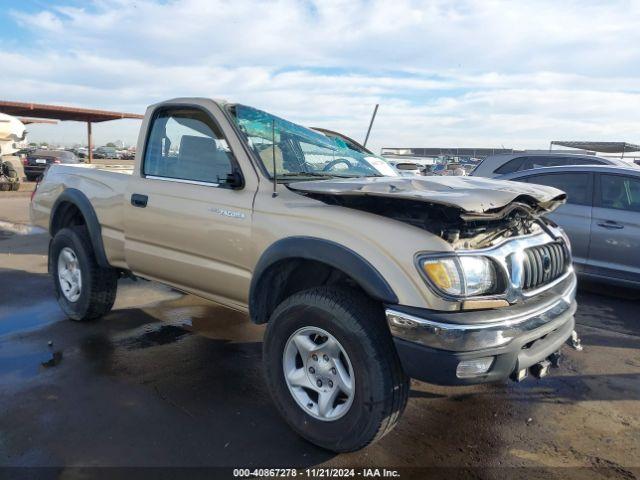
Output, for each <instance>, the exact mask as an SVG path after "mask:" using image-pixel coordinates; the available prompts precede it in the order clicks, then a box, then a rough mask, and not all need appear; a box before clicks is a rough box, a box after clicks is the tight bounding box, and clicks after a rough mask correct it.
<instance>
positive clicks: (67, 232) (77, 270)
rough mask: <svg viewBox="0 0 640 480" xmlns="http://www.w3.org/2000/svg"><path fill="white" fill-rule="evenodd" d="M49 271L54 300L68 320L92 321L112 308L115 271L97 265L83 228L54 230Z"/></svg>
mask: <svg viewBox="0 0 640 480" xmlns="http://www.w3.org/2000/svg"><path fill="white" fill-rule="evenodd" d="M49 271H50V272H51V274H52V275H53V282H54V287H55V293H56V297H57V298H58V303H59V304H60V307H61V308H62V310H63V311H64V313H66V314H67V316H68V317H69V318H71V319H72V320H78V321H83V320H93V319H96V318H99V317H101V316H103V315H105V314H106V313H108V312H109V311H110V310H111V307H113V303H114V301H115V299H116V291H117V287H118V272H117V271H116V270H115V269H113V268H103V267H100V266H99V265H98V263H97V262H96V259H95V255H94V253H93V247H92V245H91V240H90V239H89V234H88V232H87V229H86V227H84V226H74V227H71V228H63V229H62V230H60V231H59V232H58V233H56V236H55V237H54V238H53V241H52V242H51V247H50V249H49Z"/></svg>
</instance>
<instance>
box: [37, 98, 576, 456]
mask: <svg viewBox="0 0 640 480" xmlns="http://www.w3.org/2000/svg"><path fill="white" fill-rule="evenodd" d="M378 161H379V162H383V164H384V166H386V167H387V168H389V169H390V167H389V166H388V164H386V163H385V162H384V161H383V160H380V159H377V158H375V157H372V156H371V155H370V154H368V153H366V152H364V153H363V152H361V151H358V150H356V149H354V148H352V147H350V146H348V145H347V144H346V142H345V141H343V140H340V141H337V140H336V139H334V138H331V137H328V136H327V135H325V134H322V133H319V132H316V131H313V130H310V129H307V128H305V127H302V126H300V125H296V124H294V123H292V122H288V121H286V120H284V119H281V118H279V117H276V116H274V115H271V114H269V113H267V112H264V111H261V110H258V109H255V108H252V107H248V106H245V105H239V104H229V103H226V102H221V101H213V100H208V99H197V98H196V99H193V98H181V99H175V100H170V101H167V102H163V103H160V104H157V105H153V106H151V107H149V108H148V109H147V112H146V115H145V119H144V120H143V123H142V127H141V130H140V135H139V139H138V146H137V154H136V162H135V166H134V168H133V169H132V170H128V171H126V172H125V171H117V170H114V169H110V168H101V167H98V166H85V167H84V168H77V167H75V166H70V165H55V166H53V167H52V168H50V169H49V170H48V171H47V172H46V174H45V177H44V179H43V181H42V182H41V184H40V186H39V188H38V189H37V191H36V192H35V194H34V196H33V201H32V205H31V216H32V221H33V223H34V224H36V225H39V226H42V227H44V228H47V229H49V232H50V234H51V235H52V237H53V240H52V241H51V243H50V249H49V267H50V268H49V269H50V272H51V273H52V276H53V281H54V288H55V290H54V291H55V293H56V296H57V297H58V302H59V304H60V306H61V308H62V309H63V310H64V312H65V313H66V314H67V315H68V316H69V317H70V318H72V319H75V320H89V319H95V318H98V317H100V316H102V315H104V314H106V313H107V312H109V310H110V309H111V307H112V306H113V303H114V300H115V295H116V290H117V280H118V278H119V277H120V276H124V275H137V276H141V277H144V278H147V279H152V280H158V281H161V282H163V283H166V284H168V285H171V286H173V287H175V288H178V289H180V290H182V291H186V292H190V293H193V294H195V295H199V296H201V297H204V298H207V299H210V300H213V301H215V302H218V303H221V304H223V305H226V306H227V307H229V308H233V309H236V310H239V311H242V312H247V313H248V314H249V315H250V318H251V320H252V321H254V322H255V323H258V324H263V323H266V324H267V329H266V334H265V338H264V343H263V363H264V372H265V378H266V383H267V385H268V387H269V390H270V392H271V394H272V397H273V400H274V402H275V404H276V407H277V408H278V410H279V411H280V413H281V414H282V416H283V418H284V419H285V420H286V421H287V422H288V423H289V425H290V426H291V427H292V428H293V429H294V430H295V431H296V432H298V433H299V434H300V435H302V436H303V437H304V438H306V439H308V440H309V441H311V442H313V443H315V444H317V445H320V446H322V447H324V448H328V449H331V450H334V451H351V450H356V449H359V448H362V447H364V446H366V445H367V444H369V443H371V442H373V441H376V440H377V439H379V438H381V437H382V436H383V435H385V434H386V433H387V432H389V431H390V430H391V429H392V428H393V427H394V426H395V424H396V422H397V421H398V419H399V417H400V416H401V414H402V412H403V410H404V407H405V405H406V402H407V398H408V392H409V381H408V378H409V377H412V378H416V379H419V380H424V381H430V382H434V383H441V384H449V385H464V384H475V383H483V382H492V381H501V380H505V379H507V378H509V377H510V376H514V377H515V378H517V379H523V378H524V377H526V376H527V373H528V372H531V373H533V374H534V375H535V376H538V377H541V376H544V375H545V374H546V372H547V370H548V368H549V365H550V362H551V360H554V359H556V360H557V358H558V355H559V350H560V348H561V346H562V345H563V343H564V342H565V341H566V339H567V338H568V337H569V336H570V335H571V332H572V331H573V327H574V324H575V323H574V313H575V309H576V303H575V299H574V297H575V286H576V280H575V274H574V272H573V268H572V266H571V257H570V251H569V247H568V244H567V239H566V237H565V235H564V234H563V232H562V231H561V230H560V229H559V228H557V227H556V226H554V225H552V224H550V223H549V222H548V221H547V220H545V219H544V218H543V217H542V215H543V214H544V213H546V212H550V211H552V210H553V209H555V208H556V207H558V206H559V205H561V204H562V203H563V202H564V198H565V195H564V194H563V193H562V192H561V191H559V190H557V189H555V188H550V187H541V186H535V187H532V186H529V185H526V184H523V183H516V182H503V181H498V180H489V179H482V178H470V177H442V178H434V177H430V178H427V177H419V176H415V177H411V178H405V177H399V176H397V175H396V174H395V172H394V171H393V170H391V174H392V175H390V176H383V175H382V174H381V173H380V168H381V167H379V166H377V165H376V163H377V162H378ZM398 246H401V247H398Z"/></svg>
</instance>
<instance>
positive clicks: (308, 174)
mask: <svg viewBox="0 0 640 480" xmlns="http://www.w3.org/2000/svg"><path fill="white" fill-rule="evenodd" d="M332 176H333V175H331V174H330V173H320V172H288V173H280V174H278V178H286V177H325V178H327V177H332Z"/></svg>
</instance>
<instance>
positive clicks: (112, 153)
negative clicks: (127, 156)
mask: <svg viewBox="0 0 640 480" xmlns="http://www.w3.org/2000/svg"><path fill="white" fill-rule="evenodd" d="M93 156H94V158H120V156H119V154H118V150H117V149H116V148H115V147H98V148H96V149H95V150H94V151H93Z"/></svg>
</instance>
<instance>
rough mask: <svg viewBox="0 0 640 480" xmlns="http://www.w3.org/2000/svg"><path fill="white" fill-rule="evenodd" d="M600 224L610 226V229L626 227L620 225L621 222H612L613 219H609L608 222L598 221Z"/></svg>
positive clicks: (605, 226)
mask: <svg viewBox="0 0 640 480" xmlns="http://www.w3.org/2000/svg"><path fill="white" fill-rule="evenodd" d="M598 226H600V227H604V228H608V229H610V230H621V229H623V228H624V225H620V224H619V223H616V222H612V221H611V220H607V221H606V222H600V223H598Z"/></svg>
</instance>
